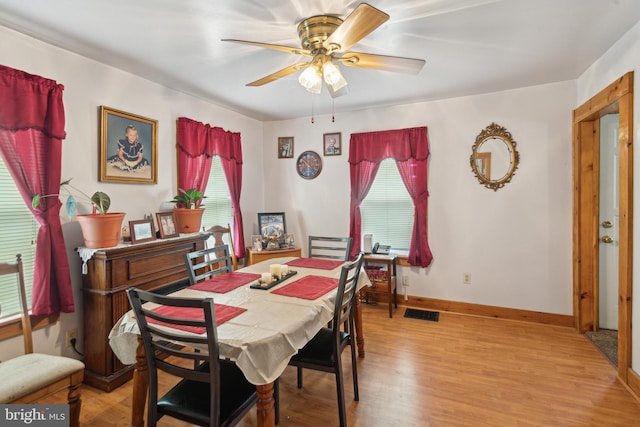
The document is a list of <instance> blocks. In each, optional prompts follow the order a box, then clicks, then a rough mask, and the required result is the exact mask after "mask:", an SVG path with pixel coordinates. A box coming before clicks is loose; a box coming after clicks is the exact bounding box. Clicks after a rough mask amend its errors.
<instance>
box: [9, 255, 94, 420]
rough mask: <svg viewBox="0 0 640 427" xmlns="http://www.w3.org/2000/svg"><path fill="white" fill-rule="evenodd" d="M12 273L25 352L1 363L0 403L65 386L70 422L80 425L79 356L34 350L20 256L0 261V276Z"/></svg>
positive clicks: (40, 395)
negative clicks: (10, 261)
mask: <svg viewBox="0 0 640 427" xmlns="http://www.w3.org/2000/svg"><path fill="white" fill-rule="evenodd" d="M10 275H14V276H15V278H16V281H17V282H18V288H17V290H18V292H19V297H20V305H21V312H20V313H21V316H22V319H21V320H22V335H23V337H24V352H25V354H24V355H21V356H17V357H14V358H12V359H9V360H6V361H4V362H2V363H0V403H10V404H30V403H37V402H38V401H40V400H42V399H43V398H46V397H49V396H51V395H53V394H55V393H58V392H60V391H62V390H65V389H67V390H68V392H67V402H60V403H67V404H68V405H69V425H70V426H78V425H80V407H81V403H82V402H81V399H80V394H81V393H80V387H81V386H82V380H83V379H84V363H82V362H81V361H79V360H76V359H73V358H70V357H63V356H53V355H50V354H42V353H34V352H33V337H32V333H31V318H30V317H29V306H28V305H27V293H26V290H25V283H24V271H23V266H22V257H21V255H20V254H18V255H17V256H16V262H15V263H0V276H10Z"/></svg>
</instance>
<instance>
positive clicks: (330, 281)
mask: <svg viewBox="0 0 640 427" xmlns="http://www.w3.org/2000/svg"><path fill="white" fill-rule="evenodd" d="M338 282H339V280H338V279H334V278H332V277H323V276H306V277H303V278H302V279H300V280H296V281H295V282H293V283H290V284H288V285H287V286H283V287H281V288H278V289H276V290H275V291H271V293H272V294H277V295H284V296H288V297H296V298H304V299H316V298H319V297H321V296H322V295H324V294H326V293H327V292H329V291H330V290H332V289H335V288H337V287H338Z"/></svg>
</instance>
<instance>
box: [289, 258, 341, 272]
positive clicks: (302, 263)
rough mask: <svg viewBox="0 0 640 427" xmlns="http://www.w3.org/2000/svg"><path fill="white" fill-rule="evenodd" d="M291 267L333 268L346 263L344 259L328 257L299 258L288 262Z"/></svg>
mask: <svg viewBox="0 0 640 427" xmlns="http://www.w3.org/2000/svg"><path fill="white" fill-rule="evenodd" d="M285 264H287V265H288V266H290V267H306V268H317V269H319V270H333V269H334V268H336V267H340V266H341V265H342V264H344V261H339V260H333V259H326V258H297V259H294V260H292V261H289V262H287V263H285Z"/></svg>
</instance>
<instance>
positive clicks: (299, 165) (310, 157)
mask: <svg viewBox="0 0 640 427" xmlns="http://www.w3.org/2000/svg"><path fill="white" fill-rule="evenodd" d="M296 170H297V171H298V175H300V176H301V177H302V178H304V179H314V178H315V177H317V176H318V175H320V172H321V171H322V158H321V157H320V155H319V154H318V153H316V152H315V151H305V152H304V153H302V154H300V156H298V161H297V162H296Z"/></svg>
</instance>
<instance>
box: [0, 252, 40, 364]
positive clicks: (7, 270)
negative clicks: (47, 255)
mask: <svg viewBox="0 0 640 427" xmlns="http://www.w3.org/2000/svg"><path fill="white" fill-rule="evenodd" d="M7 274H15V275H16V278H17V281H18V291H19V294H20V295H19V296H20V307H21V313H22V319H21V321H22V335H23V337H24V353H25V354H29V353H33V337H32V334H31V317H30V316H29V305H28V304H27V290H26V287H25V284H24V271H23V267H22V255H21V254H18V255H16V262H15V264H14V263H6V262H3V263H0V276H4V275H7Z"/></svg>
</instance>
